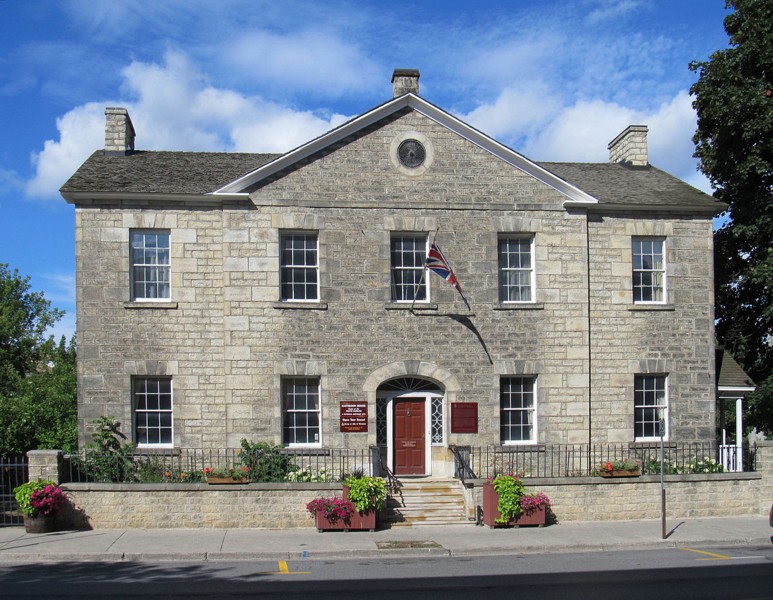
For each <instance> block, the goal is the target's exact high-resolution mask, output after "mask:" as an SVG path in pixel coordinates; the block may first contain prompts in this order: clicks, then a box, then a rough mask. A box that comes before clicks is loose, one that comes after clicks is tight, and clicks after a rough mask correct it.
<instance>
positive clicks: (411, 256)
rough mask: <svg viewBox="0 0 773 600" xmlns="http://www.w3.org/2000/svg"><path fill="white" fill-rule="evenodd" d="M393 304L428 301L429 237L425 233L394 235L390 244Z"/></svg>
mask: <svg viewBox="0 0 773 600" xmlns="http://www.w3.org/2000/svg"><path fill="white" fill-rule="evenodd" d="M390 257H391V265H392V267H391V271H392V302H413V301H414V300H416V301H417V302H424V301H426V300H427V281H426V280H427V278H426V277H424V263H425V262H426V261H427V235H426V234H425V233H419V234H414V233H400V234H393V235H392V240H391V243H390Z"/></svg>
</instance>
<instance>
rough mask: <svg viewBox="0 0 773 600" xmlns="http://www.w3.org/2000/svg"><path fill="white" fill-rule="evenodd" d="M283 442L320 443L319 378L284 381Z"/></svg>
mask: <svg viewBox="0 0 773 600" xmlns="http://www.w3.org/2000/svg"><path fill="white" fill-rule="evenodd" d="M282 442H283V443H284V444H285V445H286V446H307V445H319V444H320V429H319V380H318V379H310V378H305V377H293V378H290V379H285V380H283V381H282Z"/></svg>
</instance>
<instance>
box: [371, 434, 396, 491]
mask: <svg viewBox="0 0 773 600" xmlns="http://www.w3.org/2000/svg"><path fill="white" fill-rule="evenodd" d="M370 451H371V453H372V454H373V455H374V456H375V457H376V462H377V466H378V471H379V473H380V472H382V471H383V472H384V473H386V480H387V492H389V493H390V494H400V495H401V497H402V491H401V488H402V487H403V485H402V484H401V483H400V480H399V479H398V478H397V477H396V476H395V474H394V473H393V472H392V469H390V468H389V466H388V465H385V464H384V461H382V460H381V452H379V448H378V446H371V447H370Z"/></svg>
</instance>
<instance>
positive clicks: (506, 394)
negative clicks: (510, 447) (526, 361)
mask: <svg viewBox="0 0 773 600" xmlns="http://www.w3.org/2000/svg"><path fill="white" fill-rule="evenodd" d="M499 397H500V438H501V441H502V442H503V443H506V442H522V441H534V378H533V377H505V378H503V379H502V380H501V382H500V395H499Z"/></svg>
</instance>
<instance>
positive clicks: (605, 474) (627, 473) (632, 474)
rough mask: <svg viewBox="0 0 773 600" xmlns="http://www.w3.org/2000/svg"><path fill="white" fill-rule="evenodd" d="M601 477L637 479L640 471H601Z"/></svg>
mask: <svg viewBox="0 0 773 600" xmlns="http://www.w3.org/2000/svg"><path fill="white" fill-rule="evenodd" d="M600 475H601V476H602V477H639V476H640V475H641V471H640V470H639V469H638V468H637V469H630V470H627V471H601V473H600Z"/></svg>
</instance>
